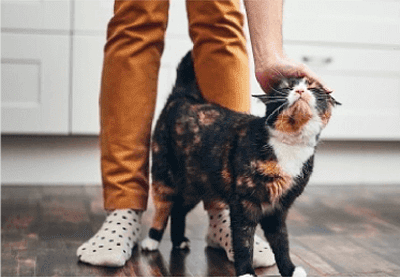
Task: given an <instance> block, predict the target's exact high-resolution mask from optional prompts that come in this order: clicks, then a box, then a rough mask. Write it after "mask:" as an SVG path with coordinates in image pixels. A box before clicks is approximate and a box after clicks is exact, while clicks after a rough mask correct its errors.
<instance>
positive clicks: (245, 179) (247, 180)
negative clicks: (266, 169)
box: [236, 176, 256, 188]
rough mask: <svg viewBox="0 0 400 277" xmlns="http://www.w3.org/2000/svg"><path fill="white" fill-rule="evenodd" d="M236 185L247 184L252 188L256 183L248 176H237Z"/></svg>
mask: <svg viewBox="0 0 400 277" xmlns="http://www.w3.org/2000/svg"><path fill="white" fill-rule="evenodd" d="M236 183H237V185H238V186H239V187H240V186H247V187H249V188H254V187H255V186H256V185H255V184H254V182H253V180H252V179H251V178H250V177H248V176H239V177H238V178H237V181H236Z"/></svg>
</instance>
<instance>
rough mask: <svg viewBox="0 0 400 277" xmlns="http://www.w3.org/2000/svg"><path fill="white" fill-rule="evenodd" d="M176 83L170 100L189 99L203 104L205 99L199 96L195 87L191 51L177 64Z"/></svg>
mask: <svg viewBox="0 0 400 277" xmlns="http://www.w3.org/2000/svg"><path fill="white" fill-rule="evenodd" d="M176 73H177V74H176V82H175V86H174V88H173V90H172V95H171V97H172V98H180V97H185V98H191V99H192V100H195V101H196V102H200V103H205V102H206V101H205V99H204V98H203V96H202V95H201V92H200V89H199V87H198V85H197V80H196V74H195V72H194V64H193V57H192V51H189V52H188V53H187V54H186V55H185V56H184V57H183V59H182V60H181V62H180V63H179V66H178V69H177V70H176Z"/></svg>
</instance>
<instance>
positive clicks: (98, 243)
mask: <svg viewBox="0 0 400 277" xmlns="http://www.w3.org/2000/svg"><path fill="white" fill-rule="evenodd" d="M141 217H142V212H141V211H134V210H131V209H123V210H115V211H113V212H111V213H110V214H109V215H108V216H107V218H106V220H105V222H104V223H103V225H102V226H101V228H100V230H99V231H98V232H97V233H96V234H95V235H94V236H93V237H92V238H91V239H90V240H89V241H87V242H85V243H84V244H82V245H81V246H80V247H79V248H78V250H77V252H76V254H77V256H78V258H79V260H80V261H82V262H85V263H89V264H92V265H99V266H109V267H120V266H123V265H124V264H125V263H126V261H127V260H129V259H130V257H131V255H132V249H133V247H134V246H135V245H136V243H137V242H138V239H139V237H140V231H141V228H142V227H141Z"/></svg>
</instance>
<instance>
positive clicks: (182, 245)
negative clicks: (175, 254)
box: [174, 238, 190, 250]
mask: <svg viewBox="0 0 400 277" xmlns="http://www.w3.org/2000/svg"><path fill="white" fill-rule="evenodd" d="M174 248H176V249H181V250H189V249H190V240H189V239H188V238H183V240H182V241H181V242H180V243H177V244H175V243H174Z"/></svg>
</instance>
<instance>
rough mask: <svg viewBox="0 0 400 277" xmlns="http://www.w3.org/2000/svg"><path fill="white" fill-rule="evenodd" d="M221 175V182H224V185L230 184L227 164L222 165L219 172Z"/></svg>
mask: <svg viewBox="0 0 400 277" xmlns="http://www.w3.org/2000/svg"><path fill="white" fill-rule="evenodd" d="M221 175H222V180H223V181H224V183H225V184H230V183H232V175H231V173H230V172H229V170H228V165H227V163H224V168H223V169H222V171H221Z"/></svg>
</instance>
